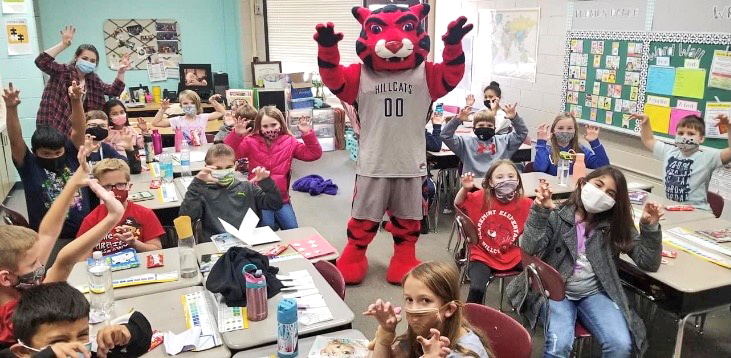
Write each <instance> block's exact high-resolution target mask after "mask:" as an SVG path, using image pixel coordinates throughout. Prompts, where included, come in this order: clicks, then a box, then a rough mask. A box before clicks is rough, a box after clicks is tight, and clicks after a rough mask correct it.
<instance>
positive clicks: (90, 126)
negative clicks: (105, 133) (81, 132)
mask: <svg viewBox="0 0 731 358" xmlns="http://www.w3.org/2000/svg"><path fill="white" fill-rule="evenodd" d="M86 127H87V128H97V127H99V128H109V124H96V123H89V124H87V125H86Z"/></svg>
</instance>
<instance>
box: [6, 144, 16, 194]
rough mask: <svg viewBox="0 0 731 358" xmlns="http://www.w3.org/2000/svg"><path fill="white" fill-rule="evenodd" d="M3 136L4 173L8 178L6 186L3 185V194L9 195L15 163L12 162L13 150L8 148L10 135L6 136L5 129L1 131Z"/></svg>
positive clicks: (12, 183) (13, 178) (13, 182)
mask: <svg viewBox="0 0 731 358" xmlns="http://www.w3.org/2000/svg"><path fill="white" fill-rule="evenodd" d="M3 136H4V137H5V138H4V140H5V142H4V145H3V154H4V156H5V175H6V176H7V178H8V180H7V181H6V184H7V186H6V187H5V196H8V195H10V191H11V190H12V189H13V185H15V164H13V152H12V149H11V148H10V137H8V131H7V130H5V131H3Z"/></svg>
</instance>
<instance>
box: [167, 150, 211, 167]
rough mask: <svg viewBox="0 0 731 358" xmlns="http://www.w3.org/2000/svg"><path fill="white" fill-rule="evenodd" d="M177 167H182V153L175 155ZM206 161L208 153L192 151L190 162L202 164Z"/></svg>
mask: <svg viewBox="0 0 731 358" xmlns="http://www.w3.org/2000/svg"><path fill="white" fill-rule="evenodd" d="M172 156H173V160H174V161H175V165H180V153H173V154H172ZM205 159H206V152H199V151H190V162H191V163H193V162H202V161H204V160H205Z"/></svg>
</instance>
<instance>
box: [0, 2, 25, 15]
mask: <svg viewBox="0 0 731 358" xmlns="http://www.w3.org/2000/svg"><path fill="white" fill-rule="evenodd" d="M2 1H3V14H25V13H26V12H28V9H27V8H26V5H25V0H2Z"/></svg>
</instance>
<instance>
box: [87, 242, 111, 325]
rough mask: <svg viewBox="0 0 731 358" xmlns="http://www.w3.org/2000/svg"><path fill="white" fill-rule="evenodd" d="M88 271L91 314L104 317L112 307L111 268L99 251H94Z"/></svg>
mask: <svg viewBox="0 0 731 358" xmlns="http://www.w3.org/2000/svg"><path fill="white" fill-rule="evenodd" d="M88 271H89V298H90V301H91V315H92V317H105V316H107V315H108V314H109V313H110V312H111V311H112V309H114V287H113V286H112V268H111V266H109V264H107V260H106V259H105V258H104V256H102V252H101V251H94V254H93V255H92V262H91V264H90V265H89V267H88Z"/></svg>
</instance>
